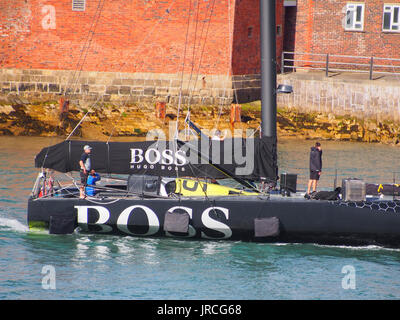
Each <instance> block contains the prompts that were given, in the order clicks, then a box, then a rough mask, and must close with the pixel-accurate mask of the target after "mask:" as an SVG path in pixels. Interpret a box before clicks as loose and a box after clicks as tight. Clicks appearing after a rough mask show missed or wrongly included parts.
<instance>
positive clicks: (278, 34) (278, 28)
mask: <svg viewBox="0 0 400 320" xmlns="http://www.w3.org/2000/svg"><path fill="white" fill-rule="evenodd" d="M276 35H277V36H278V37H280V36H281V35H282V26H281V25H277V26H276Z"/></svg>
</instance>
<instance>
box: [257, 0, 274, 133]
mask: <svg viewBox="0 0 400 320" xmlns="http://www.w3.org/2000/svg"><path fill="white" fill-rule="evenodd" d="M275 4H276V0H260V48H261V133H262V136H263V137H271V138H272V137H276V18H275V15H276V6H275Z"/></svg>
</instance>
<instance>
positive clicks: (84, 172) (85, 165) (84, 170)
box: [79, 145, 92, 199]
mask: <svg viewBox="0 0 400 320" xmlns="http://www.w3.org/2000/svg"><path fill="white" fill-rule="evenodd" d="M91 151H92V147H90V146H88V145H86V146H84V147H83V153H82V155H81V159H80V160H79V166H80V168H81V171H80V175H81V188H80V198H81V199H84V198H85V197H86V195H85V187H86V186H87V179H88V175H89V172H90V170H91V169H92V165H91V162H90V152H91Z"/></svg>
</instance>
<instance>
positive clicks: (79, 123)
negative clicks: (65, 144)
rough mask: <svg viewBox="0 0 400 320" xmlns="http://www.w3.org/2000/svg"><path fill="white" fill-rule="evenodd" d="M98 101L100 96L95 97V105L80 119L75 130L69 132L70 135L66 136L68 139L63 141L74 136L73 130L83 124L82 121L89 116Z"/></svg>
mask: <svg viewBox="0 0 400 320" xmlns="http://www.w3.org/2000/svg"><path fill="white" fill-rule="evenodd" d="M99 100H100V95H98V96H97V100H96V101H95V103H93V104H92V105H91V106H90V107H89V109H88V111H87V112H86V114H85V115H84V116H83V117H82V119H81V120H80V121H79V122H78V124H77V125H76V126H75V128H74V129H73V130H72V131H71V133H70V134H69V135H68V137H67V138H66V139H65V141H67V140H69V138H70V137H71V136H72V135H73V134H74V132H75V130H76V129H77V128H78V127H79V126H80V125H81V123H82V122H83V120H85V118H86V117H87V115H88V114H89V112H90V111H92V108H93V106H94V105H95V104H97V102H98V101H99Z"/></svg>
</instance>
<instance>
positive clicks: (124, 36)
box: [0, 0, 283, 96]
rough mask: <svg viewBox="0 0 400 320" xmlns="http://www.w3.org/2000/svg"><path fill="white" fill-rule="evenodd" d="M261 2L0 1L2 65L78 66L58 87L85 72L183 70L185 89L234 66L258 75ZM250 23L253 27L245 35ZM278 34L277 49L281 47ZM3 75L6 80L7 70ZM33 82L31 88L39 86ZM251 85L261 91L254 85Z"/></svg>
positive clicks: (16, 67) (240, 72)
mask: <svg viewBox="0 0 400 320" xmlns="http://www.w3.org/2000/svg"><path fill="white" fill-rule="evenodd" d="M258 1H259V0H218V1H216V0H215V1H214V0H208V1H205V0H199V1H188V0H169V1H155V0H117V1H104V0H96V1H86V8H85V11H82V12H79V11H72V0H13V1H1V2H0V63H1V68H2V69H9V70H53V71H56V70H64V71H68V70H75V72H73V73H71V72H66V73H64V76H63V77H58V78H57V79H58V81H60V82H58V83H52V84H54V85H58V87H60V88H61V87H66V88H68V87H73V86H75V85H76V84H77V83H78V84H79V85H81V84H82V83H80V81H79V78H80V77H81V74H82V72H91V71H92V72H111V73H115V79H120V78H121V76H120V73H127V74H134V73H138V74H146V76H147V77H152V76H151V75H152V74H154V75H156V76H154V77H153V78H157V80H160V81H161V80H163V79H162V78H159V76H160V75H163V74H169V75H175V78H176V79H178V80H179V75H180V74H182V71H184V74H189V75H191V76H189V80H185V81H186V82H185V85H187V87H186V88H184V89H185V90H186V91H187V93H188V92H191V91H196V90H200V89H202V87H204V86H206V85H205V84H204V83H205V82H207V81H208V80H209V79H208V77H209V76H215V75H216V76H220V77H221V76H231V74H232V71H233V74H235V75H255V78H257V74H259V72H260V61H259V60H260V59H259V5H258ZM277 3H278V5H277V15H278V18H277V23H279V25H281V26H282V25H283V23H282V21H283V20H282V19H283V15H282V14H283V10H282V8H281V7H282V3H283V0H277ZM188 21H189V27H188ZM248 26H251V27H252V28H253V29H252V31H251V35H250V36H249V35H248V33H249V30H248ZM282 34H283V32H282ZM281 38H282V37H281V36H280V37H278V41H277V51H279V50H282V39H281ZM232 42H233V44H232ZM231 56H232V58H231ZM278 57H280V53H279V54H278ZM200 61H201V63H200ZM37 72H41V71H37ZM2 74H5V73H2ZM6 74H7V79H8V80H5V79H3V80H4V81H3V82H6V83H7V82H9V81H10V80H9V78H10V72H7V73H6ZM29 74H30V72H25V75H29ZM17 76H18V77H17V78H18V79H19V81H20V82H21V83H27V81H24V79H22V78H21V76H20V74H19V73H18V75H17ZM129 77H130V76H128V78H129ZM25 78H26V77H25ZM170 79H171V77H170V76H169V77H168V79H166V80H167V81H169V80H170ZM1 80H2V79H0V81H1ZM25 80H27V78H26V79H25ZM142 80H146V79H142ZM32 81H33V80H32ZM211 82H212V81H211ZM36 83H37V82H36ZM36 83H35V84H34V87H35V88H36V89H37V88H38V87H40V88H43V86H44V85H40V86H39V85H37V84H36ZM46 83H47V84H48V85H49V84H50V83H51V82H46ZM13 85H14V86H13ZM253 85H257V87H258V89H257V88H256V89H255V90H259V85H258V83H256V82H254V83H253ZM15 86H17V87H19V86H20V84H19V83H18V84H16V83H10V90H12V88H14V87H15ZM5 87H6V88H8V85H7V84H5ZM31 87H32V86H28V87H26V88H31ZM78 87H79V86H78ZM21 88H22V89H23V88H25V87H24V86H22V87H21ZM47 88H49V86H47ZM218 89H219V87H218ZM226 89H227V90H231V89H232V84H231V83H230V84H229V83H228V87H227V88H226ZM167 90H168V88H167ZM251 90H253V89H251ZM78 93H80V94H82V93H83V92H82V89H80V91H79V92H78ZM228 96H229V95H228Z"/></svg>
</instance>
